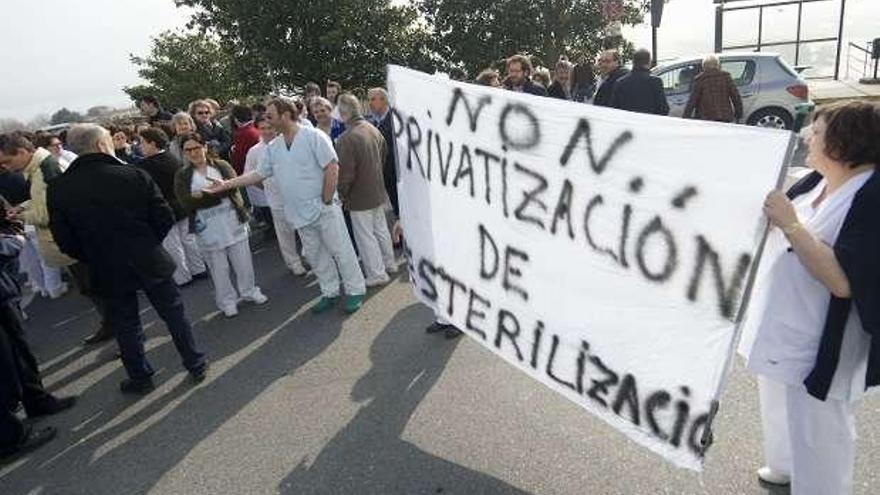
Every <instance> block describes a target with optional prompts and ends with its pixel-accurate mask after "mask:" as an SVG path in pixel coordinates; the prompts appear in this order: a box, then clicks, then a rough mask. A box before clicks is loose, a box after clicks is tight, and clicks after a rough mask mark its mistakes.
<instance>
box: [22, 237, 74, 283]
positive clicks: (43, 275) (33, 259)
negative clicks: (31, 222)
mask: <svg viewBox="0 0 880 495" xmlns="http://www.w3.org/2000/svg"><path fill="white" fill-rule="evenodd" d="M25 240H26V242H25V243H24V246H23V247H22V249H21V252H20V253H19V263H20V266H21V270H22V271H23V272H24V273H26V274H27V277H28V281H29V282H30V284H31V290H33V291H34V292H35V293H39V294H42V295H44V296H50V297H58V296H59V295H61V294H63V293H64V292H65V291H66V290H67V285H66V284H65V283H64V281H63V279H62V278H61V268H56V267H53V266H49V265H47V264H46V262H45V261H43V257H42V256H40V249H39V241H38V240H37V234H36V232H34V231H30V232H26V234H25Z"/></svg>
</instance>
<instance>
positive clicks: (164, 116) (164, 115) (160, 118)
mask: <svg viewBox="0 0 880 495" xmlns="http://www.w3.org/2000/svg"><path fill="white" fill-rule="evenodd" d="M173 118H174V116H173V115H171V112H169V111H168V110H165V109H164V108H161V107H160V108H159V111H158V112H156V115H153V116H152V117H150V118H149V119H147V120H149V121H150V125H151V126H155V125H156V124H158V123H161V122H171V119H173Z"/></svg>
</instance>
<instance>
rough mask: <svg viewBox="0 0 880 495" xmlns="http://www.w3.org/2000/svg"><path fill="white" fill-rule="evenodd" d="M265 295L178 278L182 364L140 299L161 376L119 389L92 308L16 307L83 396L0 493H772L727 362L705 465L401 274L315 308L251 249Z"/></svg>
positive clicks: (862, 450)
mask: <svg viewBox="0 0 880 495" xmlns="http://www.w3.org/2000/svg"><path fill="white" fill-rule="evenodd" d="M255 263H256V268H257V280H258V283H259V284H260V285H261V287H262V288H263V290H264V292H265V293H266V294H267V295H268V296H269V297H270V298H271V301H270V303H269V304H268V305H266V306H262V307H243V308H242V311H241V313H240V315H239V316H238V317H237V318H235V319H231V320H228V319H225V318H223V316H222V315H218V314H217V313H216V311H215V309H214V305H213V300H212V294H211V287H210V284H209V283H208V282H206V281H200V282H198V283H196V284H195V285H194V286H191V287H188V288H186V289H185V292H184V294H185V299H186V302H187V308H188V312H189V314H190V316H191V317H192V318H193V320H196V321H197V323H196V325H195V332H196V338H197V340H198V343H199V344H200V345H201V346H202V347H203V348H205V349H206V350H207V352H208V353H209V357H210V359H211V362H212V365H211V366H212V367H211V369H210V372H209V376H208V379H207V380H206V381H205V383H203V384H202V385H200V386H195V387H194V386H193V385H191V384H190V382H189V381H188V380H187V376H186V374H185V372H184V371H183V369H182V367H181V365H180V363H179V360H178V357H177V355H176V353H175V351H174V347H173V345H172V344H171V342H170V339H169V337H168V335H167V333H166V332H165V330H164V326H163V325H162V324H161V322H159V323H157V321H156V319H157V316H156V314H155V312H154V311H153V310H152V309H149V307H148V306H144V307H143V308H144V310H143V320H144V322H145V323H146V325H147V327H148V330H147V334H148V343H147V345H148V348H149V352H148V356H149V359H150V360H151V362H152V363H153V365H154V366H155V367H156V369H157V370H158V374H157V376H156V381H157V383H158V385H159V386H158V388H157V389H156V390H155V391H154V392H153V393H151V394H149V395H148V396H146V397H144V398H129V397H125V396H123V395H122V394H120V393H119V392H118V389H117V386H118V383H119V382H120V381H121V380H122V379H123V377H124V372H123V370H122V367H121V364H120V363H119V361H117V360H115V359H114V351H115V344H114V343H112V342H111V343H109V344H105V345H103V346H99V347H89V348H84V347H81V346H80V345H79V341H80V339H81V338H82V337H84V336H85V335H87V334H88V333H89V332H90V331H91V330H93V329H94V327H95V325H96V317H95V314H94V313H93V312H90V311H89V306H88V304H87V303H86V301H85V300H84V299H82V298H81V297H79V296H78V295H74V294H69V295H67V296H65V297H64V298H62V299H60V300H57V301H46V300H43V299H40V298H38V299H37V300H35V301H33V302H32V303H31V305H30V306H29V307H28V313H29V314H30V315H31V319H30V321H29V323H28V329H29V332H30V340H31V342H32V345H33V348H34V349H35V352H36V353H37V355H38V357H39V359H40V362H41V363H42V368H43V374H44V377H45V383H46V385H47V386H48V387H49V388H50V389H51V390H52V391H54V392H56V393H59V394H77V395H79V396H80V401H79V403H78V405H77V406H76V407H75V408H74V409H72V410H70V411H68V412H65V413H64V414H62V415H59V416H57V417H51V418H48V419H45V420H42V421H40V423H41V424H52V425H55V426H57V427H58V428H59V436H58V438H57V439H56V440H55V441H53V442H52V443H51V444H49V445H47V446H45V447H43V448H42V449H40V450H38V451H36V452H34V453H32V454H31V455H29V456H28V457H25V458H23V459H21V460H19V461H17V462H15V463H13V464H9V465H5V466H0V494H2V495H19V494H22V495H23V494H28V495H46V494H83V495H86V494H87V495H102V494H108V495H117V494H142V493H151V494H210V495H218V494H247V495H251V494H263V493H272V494H275V493H281V494H312V493H315V494H318V493H320V494H337V493H338V494H712V495H721V494H766V493H787V492H768V491H767V490H766V489H763V488H761V487H760V486H759V485H758V483H757V482H756V478H755V475H754V472H755V469H757V468H758V467H759V466H760V465H761V448H760V423H759V420H758V411H757V391H756V388H755V383H754V380H752V379H751V378H750V377H748V376H746V375H745V374H744V373H743V372H742V371H741V370H740V369H737V370H736V372H735V375H734V376H733V378H732V380H731V382H730V386H729V387H728V389H727V391H726V394H725V396H724V398H723V401H722V404H721V411H720V414H719V417H718V419H717V422H716V444H715V445H714V447H713V449H712V450H711V451H710V453H709V456H708V459H707V463H706V470H705V472H704V473H703V474H702V476H700V475H698V474H695V473H692V472H689V471H684V470H679V469H676V468H674V467H672V466H670V465H668V464H667V463H665V462H664V461H662V460H661V459H660V458H658V457H657V456H655V455H653V454H650V453H648V452H647V451H646V450H644V449H642V448H640V447H638V446H637V445H635V444H634V443H632V442H631V441H629V440H627V439H626V438H625V437H624V436H623V435H621V434H619V433H617V432H616V431H614V430H612V429H611V428H609V427H608V426H606V425H605V424H604V423H602V422H601V421H599V420H597V419H594V418H592V417H591V416H590V415H589V414H587V413H585V412H584V411H583V410H582V409H580V408H579V407H577V406H576V405H574V404H572V403H570V402H568V401H567V400H565V399H563V398H562V397H560V396H558V395H556V394H555V393H553V392H551V391H550V390H548V389H546V388H545V387H543V386H542V385H540V384H538V383H537V382H535V381H533V380H532V379H530V378H528V377H526V376H525V375H523V374H521V373H519V372H518V371H516V370H515V369H513V368H512V367H511V366H509V365H508V364H506V363H504V362H503V361H501V360H500V359H498V358H496V357H494V356H492V355H491V354H490V353H489V352H488V351H484V350H483V349H482V348H481V347H480V346H479V345H478V344H476V343H475V342H471V341H469V340H467V339H466V338H463V339H460V340H458V341H446V340H444V339H443V338H442V337H441V336H434V335H432V336H428V335H426V334H425V333H424V332H423V331H422V329H423V328H424V327H425V326H426V325H427V324H428V323H429V322H430V320H431V313H430V312H429V311H428V310H427V309H425V308H424V307H422V306H420V305H419V304H418V303H416V302H415V299H414V298H413V296H412V295H411V292H410V289H409V287H408V285H407V284H406V283H405V281H404V280H403V279H398V280H396V281H394V282H392V283H391V284H390V285H388V286H386V287H383V288H381V289H379V290H372V291H371V292H370V297H369V299H368V301H367V302H366V304H365V306H364V308H363V310H361V311H360V312H359V313H357V314H355V315H354V316H351V317H344V316H343V315H342V314H340V313H338V312H337V313H332V314H328V315H322V316H313V315H311V314H309V313H308V312H307V307H308V305H309V303H310V302H312V301H313V300H315V299H316V297H317V296H318V290H317V287H316V286H315V284H314V282H313V279H302V278H295V277H293V276H292V275H290V274H288V273H287V272H286V271H285V270H284V269H283V267H282V262H281V260H280V256H279V254H278V252H277V249H276V248H275V247H274V245H271V244H270V245H268V246H266V247H265V248H263V249H261V250H259V251H258V252H257V253H256V254H255ZM859 432H860V439H859V454H858V462H857V466H856V491H855V493H858V494H865V495H866V494H871V493H878V492H880V479H878V478H880V472H878V469H877V468H878V466H880V400H878V399H877V398H873V399H868V400H866V401H865V403H863V404H862V405H861V409H860V414H859Z"/></svg>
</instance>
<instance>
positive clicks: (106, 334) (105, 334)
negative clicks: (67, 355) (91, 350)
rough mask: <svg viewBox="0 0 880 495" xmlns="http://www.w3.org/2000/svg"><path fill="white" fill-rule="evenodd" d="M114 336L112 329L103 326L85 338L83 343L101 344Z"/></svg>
mask: <svg viewBox="0 0 880 495" xmlns="http://www.w3.org/2000/svg"><path fill="white" fill-rule="evenodd" d="M112 338H113V332H112V331H110V330H109V329H108V328H107V327H101V328H99V329H98V331H97V332H95V333H93V334H91V335H89V336H88V337H86V338H84V339H83V344H85V345H92V344H100V343H101V342H104V341H107V340H110V339H112Z"/></svg>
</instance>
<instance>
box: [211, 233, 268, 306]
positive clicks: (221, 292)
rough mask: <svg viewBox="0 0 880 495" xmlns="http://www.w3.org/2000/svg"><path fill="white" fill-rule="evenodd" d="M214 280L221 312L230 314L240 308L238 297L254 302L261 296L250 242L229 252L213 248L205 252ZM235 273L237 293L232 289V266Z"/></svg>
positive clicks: (228, 249) (229, 248)
mask: <svg viewBox="0 0 880 495" xmlns="http://www.w3.org/2000/svg"><path fill="white" fill-rule="evenodd" d="M202 255H203V256H204V259H205V261H206V262H207V264H208V271H209V272H210V274H211V280H212V281H213V282H214V299H215V300H216V301H217V307H218V308H219V309H220V310H221V311H231V310H233V309H235V308H236V307H237V306H238V300H239V296H240V298H241V299H248V300H253V299H255V298H259V297H260V296H261V295H262V292H261V291H260V288H259V287H257V286H256V284H255V281H254V262H253V259H252V257H251V247H250V244H249V243H248V240H247V239H244V240H242V241H240V242H237V243H235V244H233V245H232V246H229V247H228V248H226V249H214V250H210V251H207V250H206V251H203V252H202ZM230 265H232V270H233V271H234V272H235V281H236V285H238V292H237V293H236V291H235V288H234V287H233V286H232V278H231V277H230V275H231V274H230V273H229V266H230Z"/></svg>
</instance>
